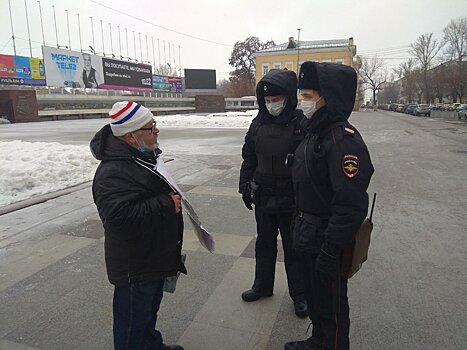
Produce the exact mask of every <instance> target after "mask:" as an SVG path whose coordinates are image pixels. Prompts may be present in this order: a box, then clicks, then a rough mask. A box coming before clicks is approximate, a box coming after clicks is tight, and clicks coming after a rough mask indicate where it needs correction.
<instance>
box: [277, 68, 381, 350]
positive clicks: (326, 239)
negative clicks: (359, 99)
mask: <svg viewBox="0 0 467 350" xmlns="http://www.w3.org/2000/svg"><path fill="white" fill-rule="evenodd" d="M356 86H357V75H356V72H355V70H354V69H353V68H352V67H349V66H345V65H343V64H332V63H316V62H305V63H303V64H302V66H301V68H300V74H299V83H298V88H299V89H300V90H301V97H302V102H301V108H302V110H303V113H304V114H305V116H306V119H305V121H304V123H303V128H304V130H305V131H306V133H307V135H306V137H305V139H304V140H303V141H302V142H301V144H300V145H299V146H298V148H297V150H296V152H295V160H294V164H293V169H292V176H293V182H294V189H295V197H296V205H297V214H298V215H297V216H296V218H295V219H294V225H293V247H294V250H295V251H296V252H297V253H298V254H299V256H300V259H301V262H302V264H303V267H304V269H306V271H307V273H306V297H307V302H308V311H309V317H310V319H311V320H312V323H313V331H312V337H310V338H308V339H306V340H303V341H297V342H290V343H287V344H286V345H285V350H298V349H326V350H330V349H332V350H335V349H349V327H350V319H349V303H348V299H347V280H346V279H344V278H342V277H341V273H340V262H341V255H342V251H343V249H344V248H346V247H348V246H349V244H351V242H352V240H353V237H354V235H355V233H356V232H357V230H358V228H359V226H360V225H361V223H362V222H363V220H364V219H365V217H366V214H367V210H368V195H367V188H368V185H369V183H370V178H371V176H372V174H373V172H374V169H373V166H372V164H371V160H370V155H369V153H368V150H367V147H366V145H365V143H364V142H363V139H362V137H361V136H360V134H359V132H358V131H357V129H355V127H353V126H352V125H351V124H350V123H349V122H348V121H347V119H348V118H349V116H350V114H351V112H352V109H353V106H354V102H355V93H356Z"/></svg>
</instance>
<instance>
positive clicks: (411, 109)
mask: <svg viewBox="0 0 467 350" xmlns="http://www.w3.org/2000/svg"><path fill="white" fill-rule="evenodd" d="M416 107H417V105H416V104H413V103H411V104H409V105H408V106H407V109H406V110H405V113H407V114H412V115H415V113H414V112H415V108H416Z"/></svg>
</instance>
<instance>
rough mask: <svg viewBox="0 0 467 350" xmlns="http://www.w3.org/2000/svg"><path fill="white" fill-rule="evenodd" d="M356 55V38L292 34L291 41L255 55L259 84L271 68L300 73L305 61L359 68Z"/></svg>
mask: <svg viewBox="0 0 467 350" xmlns="http://www.w3.org/2000/svg"><path fill="white" fill-rule="evenodd" d="M356 54H357V46H355V45H354V40H353V38H349V39H337V40H314V41H299V42H297V41H295V40H294V38H293V37H291V38H289V42H288V43H284V44H280V45H276V46H273V47H271V48H269V49H265V50H261V51H258V52H256V53H255V54H254V56H255V59H256V84H258V82H259V81H260V79H261V78H262V77H263V76H264V75H265V74H266V73H267V72H269V71H270V70H271V69H284V68H287V69H288V70H293V71H294V72H295V73H297V74H298V71H299V69H300V65H301V64H302V63H303V62H305V61H316V62H334V63H341V64H346V65H348V66H351V67H354V68H356V69H357V68H359V67H357V65H359V60H358V56H357V57H355V55H356ZM354 58H356V59H354ZM297 67H298V69H297ZM357 101H358V98H357ZM357 101H356V102H357Z"/></svg>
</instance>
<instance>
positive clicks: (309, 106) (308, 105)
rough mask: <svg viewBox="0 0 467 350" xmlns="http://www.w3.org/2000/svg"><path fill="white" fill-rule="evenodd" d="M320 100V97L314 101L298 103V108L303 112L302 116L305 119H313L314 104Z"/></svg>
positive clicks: (315, 108)
mask: <svg viewBox="0 0 467 350" xmlns="http://www.w3.org/2000/svg"><path fill="white" fill-rule="evenodd" d="M320 99H321V97H320V98H319V99H317V100H316V101H302V102H301V103H300V107H301V109H302V111H303V114H305V117H306V118H307V119H311V117H313V114H315V112H316V110H317V107H316V104H317V103H318V101H319V100H320Z"/></svg>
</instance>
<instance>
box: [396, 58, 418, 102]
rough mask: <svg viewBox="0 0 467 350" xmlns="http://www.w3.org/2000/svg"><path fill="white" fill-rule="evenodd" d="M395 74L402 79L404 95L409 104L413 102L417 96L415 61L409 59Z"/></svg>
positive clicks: (400, 65)
mask: <svg viewBox="0 0 467 350" xmlns="http://www.w3.org/2000/svg"><path fill="white" fill-rule="evenodd" d="M394 72H395V73H396V74H397V75H398V76H399V78H402V95H403V96H404V97H405V99H406V101H407V102H409V103H410V102H413V100H414V94H415V78H416V77H415V61H414V60H413V59H409V60H408V61H407V62H403V63H401V64H399V67H397V68H396V69H394Z"/></svg>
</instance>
